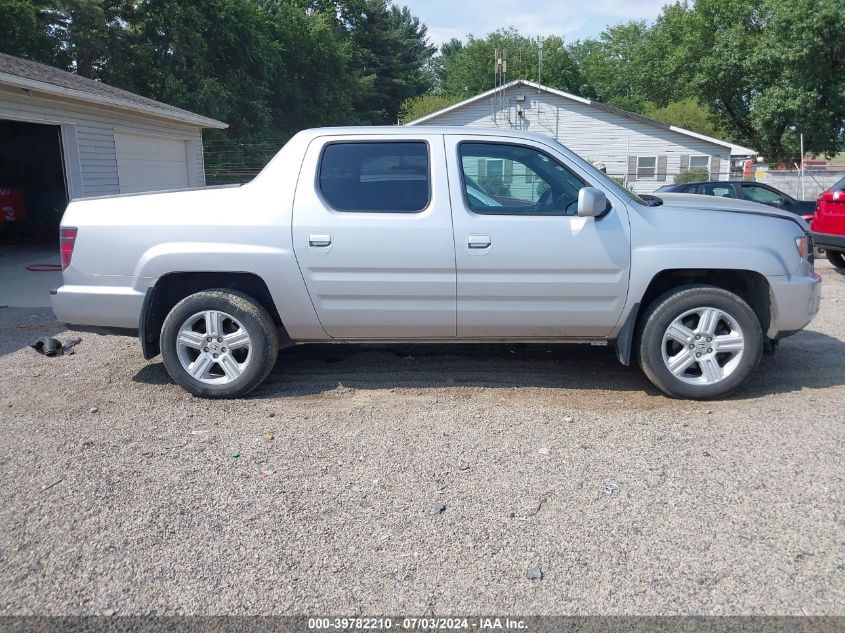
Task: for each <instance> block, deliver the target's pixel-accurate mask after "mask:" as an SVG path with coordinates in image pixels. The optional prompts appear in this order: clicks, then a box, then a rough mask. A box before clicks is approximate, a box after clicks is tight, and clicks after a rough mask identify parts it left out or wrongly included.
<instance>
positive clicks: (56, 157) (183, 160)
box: [0, 54, 227, 225]
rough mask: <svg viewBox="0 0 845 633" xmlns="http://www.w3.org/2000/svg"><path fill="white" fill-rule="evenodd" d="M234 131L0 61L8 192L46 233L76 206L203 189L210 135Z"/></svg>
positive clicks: (0, 142) (2, 186) (2, 188)
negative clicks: (74, 202) (97, 199)
mask: <svg viewBox="0 0 845 633" xmlns="http://www.w3.org/2000/svg"><path fill="white" fill-rule="evenodd" d="M226 127H227V125H226V124H225V123H222V122H220V121H216V120H214V119H209V118H207V117H203V116H200V115H198V114H194V113H193V112H188V111H186V110H182V109H180V108H175V107H173V106H169V105H167V104H164V103H160V102H158V101H154V100H152V99H147V98H145V97H142V96H140V95H136V94H133V93H131V92H127V91H125V90H120V89H118V88H114V87H112V86H108V85H106V84H103V83H100V82H97V81H92V80H90V79H86V78H84V77H80V76H78V75H74V74H72V73H68V72H64V71H62V70H59V69H57V68H53V67H51V66H45V65H44V64H38V63H35V62H31V61H28V60H24V59H20V58H17V57H12V56H10V55H4V54H0V192H4V193H6V194H7V195H8V196H11V195H12V194H10V193H9V192H12V193H15V192H16V195H17V198H18V199H19V200H21V199H22V200H21V201H20V202H19V204H25V206H26V207H27V215H28V216H29V218H30V219H32V216H33V215H36V216H38V219H39V220H40V225H51V224H54V223H57V222H58V217H60V216H61V212H62V211H63V210H64V207H65V206H66V204H67V202H68V201H69V200H71V199H73V198H85V197H90V196H99V195H107V194H117V193H132V192H138V191H155V190H164V189H178V188H183V187H195V186H202V185H204V184H205V166H204V164H203V145H202V130H203V128H217V129H223V128H226ZM10 199H11V197H10ZM7 204H8V205H11V204H12V202H8V203H7Z"/></svg>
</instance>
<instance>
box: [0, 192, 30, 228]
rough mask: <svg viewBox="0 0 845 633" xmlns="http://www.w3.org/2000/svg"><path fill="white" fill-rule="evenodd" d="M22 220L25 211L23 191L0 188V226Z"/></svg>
mask: <svg viewBox="0 0 845 633" xmlns="http://www.w3.org/2000/svg"><path fill="white" fill-rule="evenodd" d="M24 220H26V209H25V208H24V206H23V191H22V190H20V189H16V188H14V187H0V224H2V223H4V222H23V221H24Z"/></svg>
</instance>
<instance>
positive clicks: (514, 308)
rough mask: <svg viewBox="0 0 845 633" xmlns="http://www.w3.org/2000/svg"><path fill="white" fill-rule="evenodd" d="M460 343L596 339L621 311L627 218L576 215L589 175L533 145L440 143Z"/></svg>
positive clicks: (619, 207)
mask: <svg viewBox="0 0 845 633" xmlns="http://www.w3.org/2000/svg"><path fill="white" fill-rule="evenodd" d="M446 156H447V161H448V163H449V174H450V187H451V191H452V204H453V210H452V212H453V222H454V230H455V250H456V253H455V260H456V264H457V278H458V337H460V338H471V339H477V338H521V337H534V338H558V337H561V338H563V337H573V338H580V337H585V338H586V337H589V338H592V337H604V336H607V335H608V334H609V333H610V332H611V330H612V329H613V327H614V325H616V323H617V321H618V320H619V317H620V315H621V313H622V308H623V306H624V305H625V298H626V295H627V291H628V273H629V267H630V239H629V235H630V229H629V225H628V217H627V210H626V208H625V206H624V204H623V203H622V202H621V201H620V200H619V199H618V198H616V197H615V196H612V195H608V200H609V201H610V202H611V203H612V204H613V206H612V208H610V209H609V210H608V212H607V213H606V214H605V215H603V216H602V217H600V218H581V217H578V216H577V215H576V212H577V201H578V191H579V190H580V189H581V187H584V186H588V185H589V186H597V185H595V184H594V183H591V182H590V181H589V173H588V171H587V170H585V169H583V168H582V167H580V166H578V165H577V164H575V163H574V161H571V160H569V159H568V158H567V157H566V156H565V155H563V154H562V153H558V152H555V150H554V149H553V148H551V147H549V146H546V145H544V144H541V143H537V142H533V141H527V140H521V139H514V138H507V137H505V138H497V137H490V136H479V137H473V138H470V139H468V138H466V137H458V136H451V135H447V136H446Z"/></svg>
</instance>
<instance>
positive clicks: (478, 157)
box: [459, 143, 586, 215]
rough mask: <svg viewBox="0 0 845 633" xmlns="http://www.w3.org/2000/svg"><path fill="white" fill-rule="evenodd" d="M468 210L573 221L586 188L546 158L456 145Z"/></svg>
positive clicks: (526, 150)
mask: <svg viewBox="0 0 845 633" xmlns="http://www.w3.org/2000/svg"><path fill="white" fill-rule="evenodd" d="M459 147H460V149H459V153H460V159H461V169H462V171H463V180H464V183H463V184H464V192H465V194H466V202H467V204H468V205H469V208H470V209H471V210H472V211H474V212H475V213H482V214H487V215H576V213H577V211H578V192H579V191H580V190H581V188H582V187H585V186H586V184H585V183H584V182H583V181H582V180H581V179H580V178H578V177H577V176H575V175H574V174H573V173H572V172H571V171H569V170H568V169H566V167H564V166H563V165H561V164H560V163H558V162H557V161H556V160H555V159H553V158H551V157H550V156H549V155H548V154H546V153H544V152H541V151H540V150H536V149H533V148H531V147H525V146H522V145H508V144H506V143H461V144H460V146H459Z"/></svg>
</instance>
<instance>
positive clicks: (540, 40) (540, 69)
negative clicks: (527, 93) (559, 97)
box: [537, 35, 543, 92]
mask: <svg viewBox="0 0 845 633" xmlns="http://www.w3.org/2000/svg"><path fill="white" fill-rule="evenodd" d="M537 46H538V48H539V59H538V60H537V92H540V86H542V85H543V36H542V35H538V36H537Z"/></svg>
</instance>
